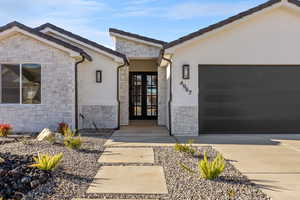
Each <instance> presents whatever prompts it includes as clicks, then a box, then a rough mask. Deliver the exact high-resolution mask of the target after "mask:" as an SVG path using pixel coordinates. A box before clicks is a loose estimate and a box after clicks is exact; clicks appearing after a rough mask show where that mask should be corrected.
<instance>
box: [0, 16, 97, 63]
mask: <svg viewBox="0 0 300 200" xmlns="http://www.w3.org/2000/svg"><path fill="white" fill-rule="evenodd" d="M13 27H18V28H20V29H22V30H24V31H26V32H28V33H30V34H33V35H36V36H38V37H41V38H43V39H46V40H48V41H50V42H53V43H56V44H58V45H60V46H63V47H65V48H67V49H70V50H72V51H75V52H77V53H79V54H80V55H82V56H84V57H85V58H86V59H88V60H90V61H91V60H92V57H91V56H90V55H89V54H87V53H86V52H85V51H84V50H82V49H80V48H78V47H76V46H74V45H71V44H69V43H67V42H64V41H62V40H59V39H56V38H54V37H51V36H49V35H46V34H44V33H41V32H38V31H36V30H34V29H32V28H30V27H28V26H25V25H24V24H21V23H19V22H17V21H14V22H11V23H8V24H6V25H4V26H1V27H0V32H3V31H5V30H8V29H10V28H13Z"/></svg>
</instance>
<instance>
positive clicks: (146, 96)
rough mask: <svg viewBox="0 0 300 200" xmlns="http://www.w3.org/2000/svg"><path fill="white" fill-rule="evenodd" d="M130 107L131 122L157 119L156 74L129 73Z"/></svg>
mask: <svg viewBox="0 0 300 200" xmlns="http://www.w3.org/2000/svg"><path fill="white" fill-rule="evenodd" d="M129 93H130V94H129V97H130V99H129V100H130V105H129V113H130V119H131V120H147V119H149V120H156V119H157V73H156V72H131V73H130V90H129Z"/></svg>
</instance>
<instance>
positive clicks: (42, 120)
mask: <svg viewBox="0 0 300 200" xmlns="http://www.w3.org/2000/svg"><path fill="white" fill-rule="evenodd" d="M0 63H14V64H19V63H38V64H41V65H42V68H41V76H42V77H41V82H42V86H41V100H42V103H41V104H32V105H30V104H26V105H21V104H0V123H9V124H11V125H12V126H13V128H14V131H16V132H21V131H22V132H23V131H24V132H39V131H41V130H42V129H43V128H51V129H56V127H57V123H59V122H62V121H64V122H66V123H69V124H70V125H71V126H73V127H74V125H75V123H74V119H75V117H74V116H75V107H74V104H75V93H74V91H75V90H74V85H75V84H74V83H75V82H74V70H75V68H74V65H75V60H74V59H73V58H71V57H70V56H69V55H68V54H67V53H64V52H62V51H60V50H58V49H55V48H52V47H50V46H48V45H47V44H44V43H42V42H39V41H37V40H35V39H32V38H30V37H28V36H25V35H23V34H16V35H13V36H10V37H9V38H6V39H3V40H1V41H0Z"/></svg>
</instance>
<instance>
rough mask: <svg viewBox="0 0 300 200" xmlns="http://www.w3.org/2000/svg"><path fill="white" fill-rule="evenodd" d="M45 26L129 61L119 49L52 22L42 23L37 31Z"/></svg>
mask: <svg viewBox="0 0 300 200" xmlns="http://www.w3.org/2000/svg"><path fill="white" fill-rule="evenodd" d="M45 28H50V29H53V30H55V31H57V32H59V33H61V34H63V35H66V36H68V37H71V38H73V39H75V40H78V41H81V42H83V43H85V44H88V45H90V46H93V47H95V48H97V49H100V50H102V51H104V52H106V53H109V54H112V55H114V56H117V57H120V58H123V60H124V62H126V63H127V62H128V61H127V58H126V56H125V55H124V54H122V53H120V52H117V51H114V50H112V49H110V48H107V47H105V46H103V45H100V44H98V43H96V42H94V41H91V40H89V39H86V38H83V37H81V36H79V35H77V34H74V33H72V32H70V31H67V30H65V29H62V28H60V27H58V26H55V25H53V24H51V23H46V24H43V25H41V26H38V27H36V28H35V30H37V31H39V32H40V31H42V30H43V29H45Z"/></svg>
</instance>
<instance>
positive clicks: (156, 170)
mask: <svg viewBox="0 0 300 200" xmlns="http://www.w3.org/2000/svg"><path fill="white" fill-rule="evenodd" d="M87 193H124V194H167V193H168V190H167V186H166V181H165V176H164V171H163V168H162V167H160V166H103V167H101V168H100V170H99V171H98V173H97V175H96V176H95V178H94V181H93V183H92V184H91V185H90V187H89V188H88V191H87Z"/></svg>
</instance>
